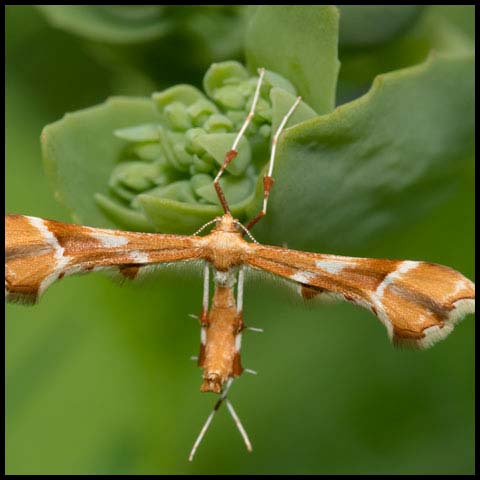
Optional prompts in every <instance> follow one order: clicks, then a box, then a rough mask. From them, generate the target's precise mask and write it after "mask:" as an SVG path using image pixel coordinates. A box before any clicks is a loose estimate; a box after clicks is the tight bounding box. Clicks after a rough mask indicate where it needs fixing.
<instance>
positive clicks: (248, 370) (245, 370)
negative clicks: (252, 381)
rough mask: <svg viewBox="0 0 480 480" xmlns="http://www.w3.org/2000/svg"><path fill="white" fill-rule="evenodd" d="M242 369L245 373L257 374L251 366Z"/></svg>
mask: <svg viewBox="0 0 480 480" xmlns="http://www.w3.org/2000/svg"><path fill="white" fill-rule="evenodd" d="M243 371H244V372H246V373H249V374H250V375H258V372H257V371H255V370H252V369H251V368H245V369H244V370H243Z"/></svg>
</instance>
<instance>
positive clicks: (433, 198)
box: [249, 55, 474, 253]
mask: <svg viewBox="0 0 480 480" xmlns="http://www.w3.org/2000/svg"><path fill="white" fill-rule="evenodd" d="M473 91H474V58H473V55H466V56H462V57H453V56H440V55H438V56H432V57H431V58H430V59H429V60H427V61H426V62H425V63H423V64H421V65H419V66H416V67H411V68H408V69H404V70H400V71H397V72H392V73H389V74H385V75H381V76H379V77H377V78H376V80H375V82H374V84H373V86H372V88H371V90H370V92H369V93H368V94H366V95H365V96H363V97H361V98H359V99H357V100H355V101H353V102H350V103H348V104H345V105H342V106H341V107H338V108H337V109H336V110H335V111H334V112H332V113H331V114H329V115H324V116H322V117H317V118H314V119H312V120H309V121H306V122H303V123H300V124H298V125H296V126H294V127H292V128H289V129H288V130H287V131H286V132H285V134H284V135H283V136H282V137H281V139H280V142H279V144H278V150H277V151H278V156H277V160H276V166H275V170H274V176H275V179H276V182H275V187H274V189H273V190H272V194H271V202H270V205H269V213H268V215H267V216H266V217H265V219H264V220H262V221H261V222H260V223H259V224H258V227H255V229H254V232H253V233H254V234H255V235H256V236H257V238H258V239H259V240H261V241H263V242H267V243H275V244H279V243H281V242H287V243H288V244H289V246H290V247H292V248H293V247H295V248H299V249H307V250H316V251H321V250H326V251H332V250H333V252H338V253H340V252H343V253H346V252H352V253H354V252H353V249H354V248H355V247H358V246H359V245H362V244H363V243H364V242H366V241H368V240H372V239H373V238H374V237H375V235H376V234H381V233H382V232H385V231H386V230H388V229H391V228H394V227H395V228H398V227H400V226H401V225H403V224H406V223H408V222H412V221H414V220H415V219H416V218H418V217H419V216H420V215H421V214H423V213H425V212H426V211H428V209H429V208H431V207H432V206H433V205H435V204H437V203H438V202H439V201H441V200H442V199H444V198H445V197H446V196H447V195H448V194H449V193H451V190H452V188H454V187H455V185H456V180H457V179H458V177H459V175H460V172H461V170H462V163H463V161H464V160H466V159H467V158H469V157H470V155H471V152H472V139H473V129H474V101H473ZM257 188H259V187H257ZM256 206H257V208H259V206H260V205H259V203H258V202H257V205H256ZM255 212H256V210H255V209H252V210H250V211H249V213H250V214H251V215H253V214H254V213H255Z"/></svg>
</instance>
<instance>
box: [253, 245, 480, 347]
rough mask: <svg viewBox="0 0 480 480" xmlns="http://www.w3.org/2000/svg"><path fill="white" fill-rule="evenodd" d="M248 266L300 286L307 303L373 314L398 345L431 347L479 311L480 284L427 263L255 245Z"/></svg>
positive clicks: (448, 269) (444, 268)
mask: <svg viewBox="0 0 480 480" xmlns="http://www.w3.org/2000/svg"><path fill="white" fill-rule="evenodd" d="M246 263H247V264H248V265H249V266H251V267H254V268H258V269H262V270H264V271H267V272H270V273H273V274H275V275H279V276H281V277H283V278H286V279H288V280H291V281H292V282H295V283H296V284H297V286H298V290H299V293H300V294H301V295H302V297H303V298H304V299H306V300H312V299H315V298H316V299H320V300H322V299H326V300H331V299H338V300H346V301H348V302H352V303H354V304H356V305H360V306H362V307H364V308H367V309H368V310H370V311H371V312H372V313H374V314H375V315H376V316H377V317H378V318H379V319H380V321H381V322H382V323H383V324H384V325H385V327H386V328H387V332H388V335H389V337H390V339H391V340H392V342H393V343H394V345H400V346H409V347H413V348H428V347H430V346H432V345H434V344H435V343H436V342H437V341H439V340H441V339H443V338H445V337H446V336H447V335H448V334H449V333H450V332H451V331H452V330H453V328H454V326H455V325H456V323H458V322H459V321H460V320H461V319H462V318H463V317H464V316H465V315H467V314H469V313H474V312H475V285H474V283H473V282H471V281H470V280H469V279H467V278H466V277H464V276H463V275H462V274H461V273H459V272H457V271H455V270H453V269H451V268H449V267H445V266H443V265H438V264H435V263H428V262H416V261H408V260H405V261H399V260H383V259H371V258H354V257H341V256H337V255H323V254H316V253H307V252H300V251H295V250H289V249H285V248H280V247H269V246H263V245H252V249H251V253H250V254H249V255H248V258H247V260H246Z"/></svg>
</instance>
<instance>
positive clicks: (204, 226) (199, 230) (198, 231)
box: [193, 218, 217, 235]
mask: <svg viewBox="0 0 480 480" xmlns="http://www.w3.org/2000/svg"><path fill="white" fill-rule="evenodd" d="M216 221H217V219H216V218H214V219H213V220H210V221H209V222H207V223H206V224H205V225H202V226H201V227H200V228H199V229H198V230H197V231H196V232H195V233H194V234H193V235H198V234H199V233H200V232H202V231H203V230H205V228H207V227H208V226H209V225H211V224H212V223H215V222H216Z"/></svg>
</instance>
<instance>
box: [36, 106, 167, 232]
mask: <svg viewBox="0 0 480 480" xmlns="http://www.w3.org/2000/svg"><path fill="white" fill-rule="evenodd" d="M156 120H158V113H157V112H156V111H155V109H154V107H153V104H152V102H151V101H150V99H144V98H125V97H114V98H110V99H109V100H107V101H106V102H105V103H103V104H101V105H99V106H96V107H91V108H87V109H84V110H80V111H77V112H74V113H69V114H66V115H65V116H64V117H63V118H62V119H61V120H59V121H57V122H55V123H52V124H50V125H47V126H46V127H45V128H44V129H43V132H42V152H43V157H44V162H45V168H46V170H47V173H48V174H49V176H50V178H51V180H52V183H53V187H54V189H55V197H56V198H57V200H59V201H60V202H61V203H62V204H63V205H65V207H67V209H68V210H69V211H70V212H71V214H72V216H73V218H74V219H75V220H76V221H77V222H79V223H84V224H88V225H92V226H112V227H113V226H115V223H117V220H118V213H119V212H118V209H117V210H116V215H112V216H113V217H114V218H115V223H114V222H112V221H108V220H107V218H106V216H105V215H104V214H103V213H102V211H101V210H100V209H99V208H98V206H97V205H96V203H95V202H94V201H93V200H92V199H93V197H94V195H95V194H97V193H99V194H101V195H103V197H102V196H101V197H99V198H102V206H103V207H107V206H109V205H110V203H111V202H106V201H105V195H107V193H108V182H109V178H110V175H111V173H112V170H113V169H114V167H115V166H116V165H117V163H118V158H119V156H120V154H121V152H122V150H123V149H124V147H125V144H126V142H125V141H124V140H122V139H120V138H116V137H115V136H114V135H113V132H114V131H119V130H121V129H125V128H126V127H130V126H131V125H139V124H149V123H152V122H155V121H156ZM124 131H125V130H124ZM113 204H114V202H113ZM110 206H111V205H110ZM134 220H135V221H134V222H133V223H134V225H132V226H131V227H130V228H134V229H136V228H137V227H139V226H141V229H145V227H147V226H149V228H147V230H152V229H153V226H152V225H149V223H148V220H147V219H146V217H144V216H143V215H142V214H141V213H136V214H135V215H134ZM121 224H122V225H123V226H125V224H126V221H122V222H121Z"/></svg>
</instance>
